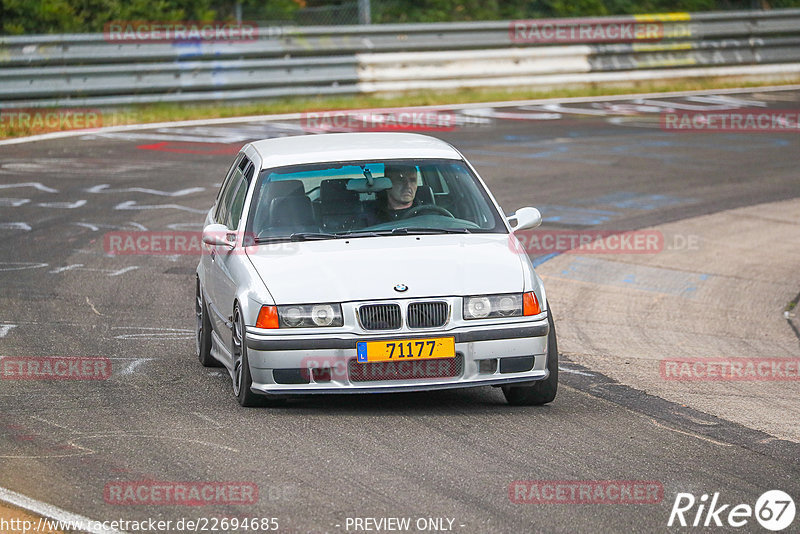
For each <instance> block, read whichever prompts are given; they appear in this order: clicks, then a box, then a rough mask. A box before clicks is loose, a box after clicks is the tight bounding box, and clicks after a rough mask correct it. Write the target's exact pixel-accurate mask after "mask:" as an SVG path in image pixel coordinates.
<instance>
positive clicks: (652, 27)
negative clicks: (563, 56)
mask: <svg viewBox="0 0 800 534" xmlns="http://www.w3.org/2000/svg"><path fill="white" fill-rule="evenodd" d="M508 35H509V38H510V39H511V42H513V43H631V42H637V41H659V40H661V39H663V38H664V23H663V22H661V21H657V20H650V21H646V20H645V21H636V20H624V19H620V20H592V19H570V20H558V19H553V20H548V19H543V20H513V21H511V24H510V26H509V28H508Z"/></svg>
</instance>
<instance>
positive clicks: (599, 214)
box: [539, 205, 619, 226]
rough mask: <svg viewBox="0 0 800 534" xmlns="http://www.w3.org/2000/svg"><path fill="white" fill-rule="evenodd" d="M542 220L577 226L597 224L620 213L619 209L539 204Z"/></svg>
mask: <svg viewBox="0 0 800 534" xmlns="http://www.w3.org/2000/svg"><path fill="white" fill-rule="evenodd" d="M539 211H540V212H541V214H542V221H544V222H549V223H559V224H574V225H577V226H596V225H598V224H603V223H604V222H607V221H609V220H610V219H612V218H613V217H615V216H617V215H619V212H617V211H609V210H595V209H588V208H580V207H574V206H547V205H545V206H539Z"/></svg>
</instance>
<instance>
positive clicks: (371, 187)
mask: <svg viewBox="0 0 800 534" xmlns="http://www.w3.org/2000/svg"><path fill="white" fill-rule="evenodd" d="M391 188H392V181H391V180H390V179H388V178H387V177H385V176H384V177H382V178H374V179H373V180H372V184H370V183H369V182H368V181H367V179H366V178H351V179H350V180H347V190H348V191H357V192H359V193H372V192H374V191H385V190H386V189H391Z"/></svg>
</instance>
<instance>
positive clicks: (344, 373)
mask: <svg viewBox="0 0 800 534" xmlns="http://www.w3.org/2000/svg"><path fill="white" fill-rule="evenodd" d="M458 372H459V370H458V362H457V361H456V359H455V358H434V359H410V360H402V361H378V362H367V363H359V362H358V361H357V360H356V359H354V358H349V357H338V356H317V357H313V356H312V357H308V358H303V360H302V361H301V363H300V376H301V377H302V378H303V379H304V380H311V379H313V380H314V381H315V382H317V383H322V382H331V381H333V382H342V381H347V380H350V381H354V382H370V381H375V380H421V379H431V378H449V377H452V376H456V375H457V374H458Z"/></svg>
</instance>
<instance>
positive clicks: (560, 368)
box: [558, 365, 595, 376]
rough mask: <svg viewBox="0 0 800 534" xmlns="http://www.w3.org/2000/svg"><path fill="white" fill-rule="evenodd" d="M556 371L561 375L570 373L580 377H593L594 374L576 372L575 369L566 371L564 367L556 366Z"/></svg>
mask: <svg viewBox="0 0 800 534" xmlns="http://www.w3.org/2000/svg"><path fill="white" fill-rule="evenodd" d="M558 370H559V371H561V372H562V373H572V374H573V375H581V376H595V374H594V373H585V372H583V371H577V370H575V369H567V368H566V367H561V366H560V365H559V366H558Z"/></svg>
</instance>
